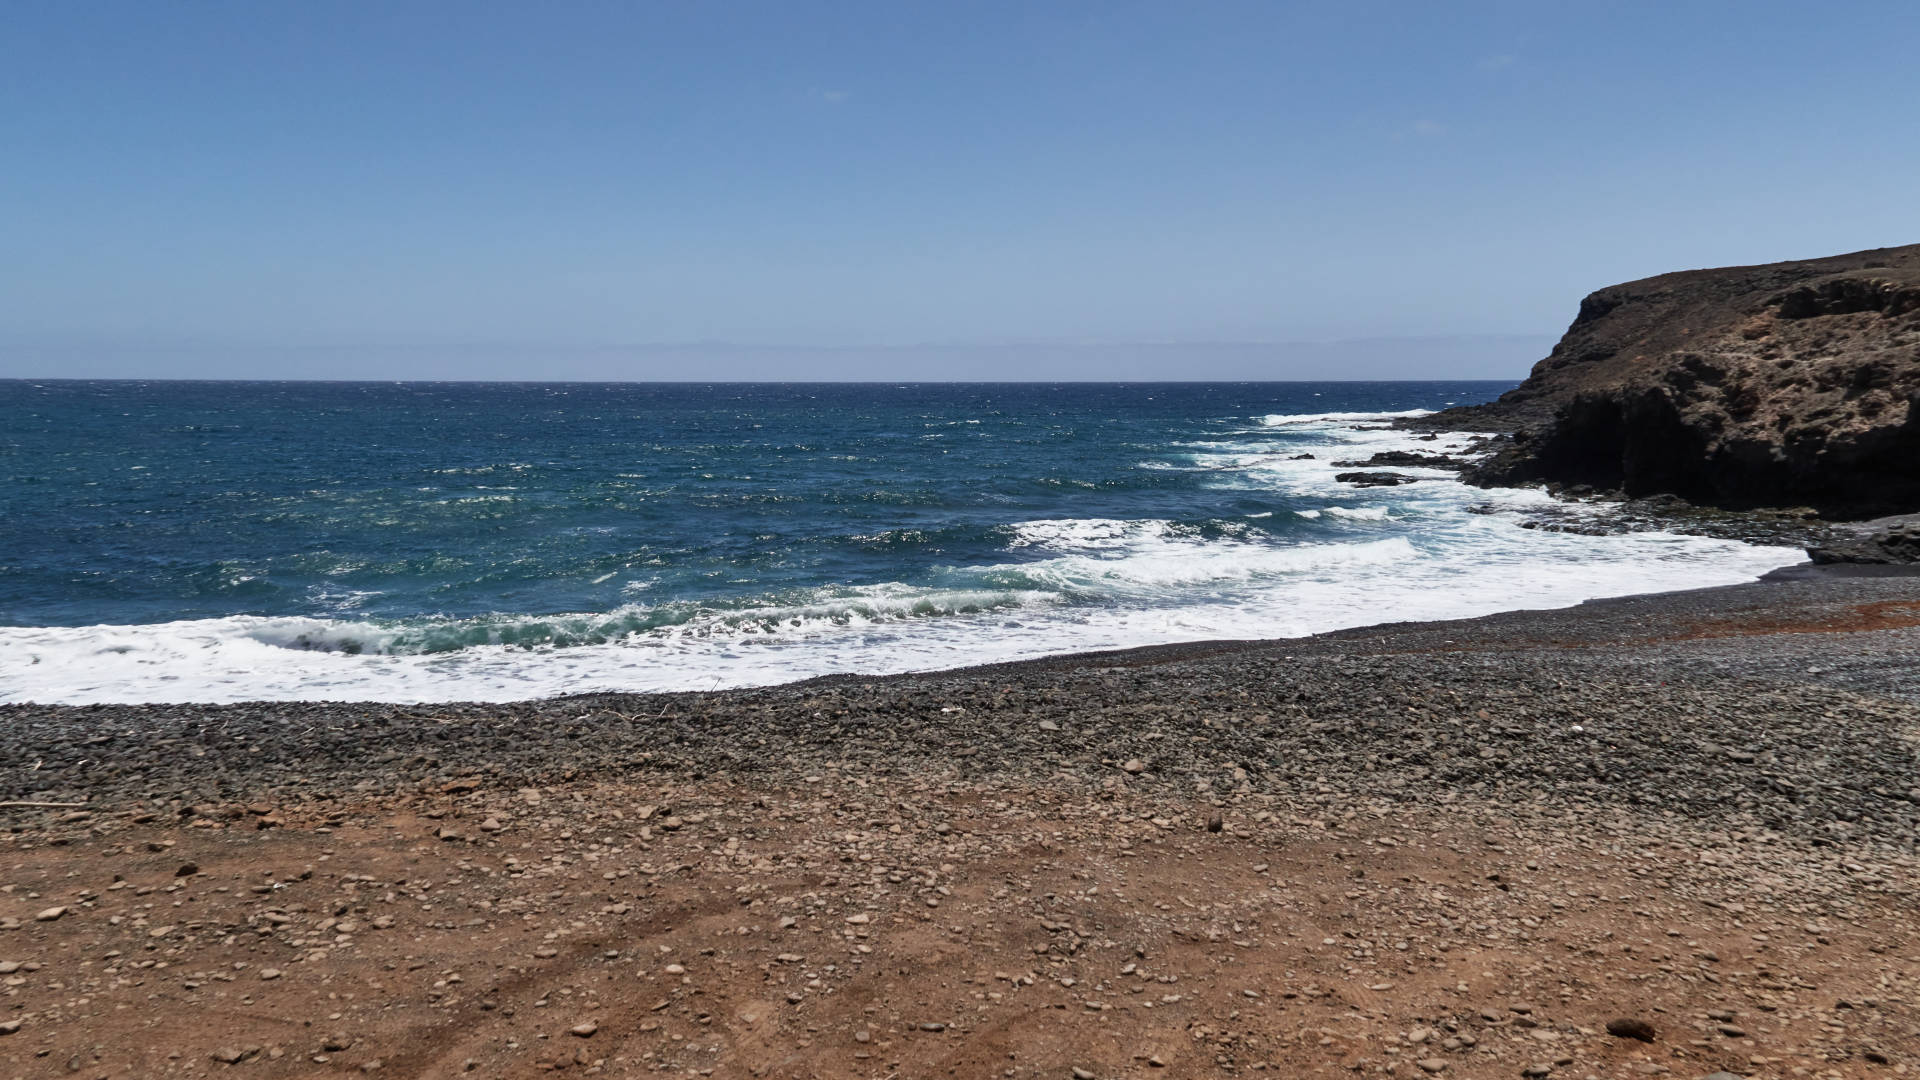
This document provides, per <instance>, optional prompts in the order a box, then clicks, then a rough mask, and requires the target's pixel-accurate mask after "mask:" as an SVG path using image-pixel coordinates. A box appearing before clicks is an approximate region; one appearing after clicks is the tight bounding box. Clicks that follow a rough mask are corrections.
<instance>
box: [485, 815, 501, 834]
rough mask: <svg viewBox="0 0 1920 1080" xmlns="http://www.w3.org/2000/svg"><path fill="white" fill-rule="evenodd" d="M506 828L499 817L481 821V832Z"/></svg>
mask: <svg viewBox="0 0 1920 1080" xmlns="http://www.w3.org/2000/svg"><path fill="white" fill-rule="evenodd" d="M504 828H506V826H505V825H502V824H500V819H499V818H491V817H490V818H488V819H487V820H485V821H483V822H481V823H480V831H481V832H499V831H500V830H501V829H504Z"/></svg>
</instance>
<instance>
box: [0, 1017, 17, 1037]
mask: <svg viewBox="0 0 1920 1080" xmlns="http://www.w3.org/2000/svg"><path fill="white" fill-rule="evenodd" d="M19 1030H20V1021H18V1020H7V1021H5V1022H0V1035H11V1034H13V1033H14V1032H16V1031H19Z"/></svg>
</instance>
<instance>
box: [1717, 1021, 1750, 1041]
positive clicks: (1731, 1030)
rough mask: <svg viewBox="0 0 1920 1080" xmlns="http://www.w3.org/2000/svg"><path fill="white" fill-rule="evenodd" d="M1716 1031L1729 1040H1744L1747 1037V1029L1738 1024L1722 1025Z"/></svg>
mask: <svg viewBox="0 0 1920 1080" xmlns="http://www.w3.org/2000/svg"><path fill="white" fill-rule="evenodd" d="M1715 1030H1717V1031H1719V1032H1720V1034H1722V1035H1725V1036H1726V1037H1727V1038H1729V1039H1744V1038H1746V1037H1747V1029H1746V1028H1743V1027H1740V1026H1738V1025H1736V1024H1721V1025H1720V1026H1719V1027H1718V1028H1717V1029H1715Z"/></svg>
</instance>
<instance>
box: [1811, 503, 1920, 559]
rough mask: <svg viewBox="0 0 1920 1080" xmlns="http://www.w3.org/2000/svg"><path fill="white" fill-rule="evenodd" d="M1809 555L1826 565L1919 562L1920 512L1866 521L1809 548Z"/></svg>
mask: <svg viewBox="0 0 1920 1080" xmlns="http://www.w3.org/2000/svg"><path fill="white" fill-rule="evenodd" d="M1807 556H1808V558H1811V559H1812V560H1813V561H1814V562H1816V563H1821V564H1823V565H1828V564H1833V563H1866V564H1884V565H1896V566H1898V565H1907V564H1911V563H1920V514H1908V515H1904V516H1901V517H1890V518H1880V519H1879V520H1876V521H1868V522H1863V523H1861V524H1860V525H1858V526H1855V527H1853V528H1851V529H1849V530H1848V531H1847V532H1845V533H1842V534H1839V535H1836V536H1834V537H1832V538H1831V539H1829V540H1827V541H1826V542H1824V543H1821V544H1816V545H1814V546H1812V547H1809V548H1807Z"/></svg>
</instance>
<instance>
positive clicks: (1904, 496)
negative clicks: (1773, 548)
mask: <svg viewBox="0 0 1920 1080" xmlns="http://www.w3.org/2000/svg"><path fill="white" fill-rule="evenodd" d="M1917 402H1920V244H1914V245H1908V246H1906V247H1897V248H1879V249H1875V250H1872V251H1860V252H1855V253H1853V254H1850V255H1836V256H1833V257H1831V258H1825V259H1811V260H1807V261H1802V262H1782V263H1773V264H1770V265H1766V266H1741V267H1728V268H1723V269H1716V270H1689V271H1683V272H1680V273H1673V274H1662V275H1660V276H1659V277H1651V278H1646V279H1644V280H1641V281H1633V282H1628V283H1626V284H1624V285H1615V286H1612V287H1610V288H1605V289H1601V290H1599V291H1598V292H1595V293H1593V294H1591V295H1589V296H1588V297H1587V298H1586V299H1585V300H1582V301H1581V302H1580V312H1579V315H1578V316H1577V317H1576V318H1575V319H1574V321H1573V325H1572V326H1570V327H1569V328H1568V329H1567V332H1566V335H1565V336H1564V337H1562V338H1561V339H1560V342H1559V344H1557V345H1555V346H1554V348H1553V351H1552V353H1550V354H1549V355H1548V356H1547V357H1546V359H1544V360H1541V361H1540V362H1539V363H1538V364H1535V365H1534V367H1533V371H1532V373H1531V374H1530V375H1529V376H1528V378H1527V380H1526V381H1525V382H1524V383H1522V384H1521V385H1520V386H1518V387H1516V388H1514V389H1513V390H1510V391H1508V392H1507V393H1506V394H1503V395H1502V396H1501V397H1500V398H1499V399H1498V400H1497V401H1493V402H1490V403H1488V404H1486V405H1477V406H1469V407H1463V408H1457V409H1449V410H1447V411H1445V412H1442V413H1438V414H1435V415H1433V416H1430V417H1424V418H1422V419H1421V420H1420V421H1417V422H1414V423H1415V425H1416V426H1421V427H1432V428H1438V429H1445V430H1454V431H1484V432H1489V433H1495V434H1496V435H1497V439H1496V443H1495V446H1494V448H1493V452H1492V453H1491V454H1489V455H1488V456H1487V457H1486V458H1484V459H1483V460H1482V461H1480V462H1479V463H1478V464H1476V465H1474V466H1473V467H1471V468H1470V469H1469V470H1468V472H1467V477H1468V479H1469V480H1471V481H1474V482H1477V483H1481V484H1483V485H1509V484H1519V483H1528V482H1538V481H1545V482H1549V483H1558V484H1563V485H1567V486H1575V485H1587V486H1589V487H1591V488H1594V489H1596V490H1612V491H1619V492H1621V493H1623V494H1626V495H1629V496H1636V497H1638V496H1647V495H1661V494H1665V495H1677V496H1679V497H1681V498H1684V499H1686V500H1688V501H1689V502H1692V503H1696V504H1699V505H1702V506H1714V507H1721V508H1726V509H1736V510H1737V509H1753V508H1758V507H1791V506H1807V507H1812V508H1814V509H1816V510H1818V511H1819V512H1820V513H1821V515H1822V516H1824V517H1828V518H1832V519H1850V520H1858V519H1862V518H1870V517H1876V516H1879V515H1883V514H1895V513H1903V512H1911V511H1915V510H1920V407H1916V403H1917Z"/></svg>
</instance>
